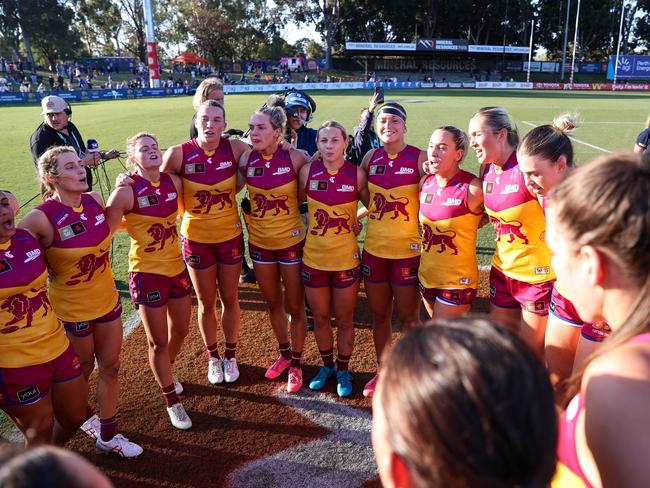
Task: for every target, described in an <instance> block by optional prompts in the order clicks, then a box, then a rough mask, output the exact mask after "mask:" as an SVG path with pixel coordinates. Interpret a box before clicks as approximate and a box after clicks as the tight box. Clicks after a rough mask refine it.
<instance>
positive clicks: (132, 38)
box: [118, 0, 147, 63]
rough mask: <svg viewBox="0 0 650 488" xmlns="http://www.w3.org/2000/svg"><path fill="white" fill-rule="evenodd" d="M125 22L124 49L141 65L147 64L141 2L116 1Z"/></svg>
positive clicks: (145, 36)
mask: <svg viewBox="0 0 650 488" xmlns="http://www.w3.org/2000/svg"><path fill="white" fill-rule="evenodd" d="M118 5H119V7H120V10H121V11H122V19H123V20H124V21H125V23H126V25H125V34H126V40H127V42H126V46H125V47H126V49H127V50H128V51H130V52H131V53H133V55H134V56H135V57H137V58H138V59H139V60H140V61H142V62H143V63H146V62H147V35H146V32H145V27H144V6H143V4H142V0H118Z"/></svg>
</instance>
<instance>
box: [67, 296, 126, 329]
mask: <svg viewBox="0 0 650 488" xmlns="http://www.w3.org/2000/svg"><path fill="white" fill-rule="evenodd" d="M121 315H122V302H121V300H120V299H119V297H118V299H117V304H116V305H115V308H113V310H111V311H110V312H108V313H107V314H105V315H102V316H101V317H99V318H97V319H93V320H88V321H85V322H65V321H63V320H62V321H61V322H63V327H64V328H65V331H66V332H67V333H68V334H72V335H73V336H75V337H86V336H89V335H90V334H92V333H93V331H94V330H95V325H96V324H103V323H106V322H112V321H113V320H117V319H119V318H120V316H121Z"/></svg>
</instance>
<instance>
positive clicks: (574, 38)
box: [569, 0, 580, 85]
mask: <svg viewBox="0 0 650 488" xmlns="http://www.w3.org/2000/svg"><path fill="white" fill-rule="evenodd" d="M579 20H580V0H578V10H577V11H576V28H575V32H574V33H573V56H572V59H571V78H570V79H569V83H571V84H572V85H573V73H574V71H575V67H576V44H578V21H579Z"/></svg>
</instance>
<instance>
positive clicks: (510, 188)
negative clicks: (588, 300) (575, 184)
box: [483, 152, 555, 284]
mask: <svg viewBox="0 0 650 488" xmlns="http://www.w3.org/2000/svg"><path fill="white" fill-rule="evenodd" d="M483 195H484V202H485V211H486V213H487V214H488V215H489V216H490V220H491V222H492V224H493V225H494V231H495V233H496V251H495V253H494V256H493V257H492V266H494V267H495V268H497V269H499V270H500V271H501V272H502V273H503V274H504V275H506V276H508V277H509V278H513V279H516V280H519V281H522V282H524V283H531V284H535V283H542V282H545V281H549V280H552V279H554V278H555V274H554V273H553V270H552V269H551V253H550V251H549V248H548V245H547V244H546V240H545V237H546V217H545V216H544V211H543V210H542V207H541V205H540V204H539V202H538V201H537V199H536V198H535V197H533V196H532V195H531V194H530V192H529V191H528V189H527V188H526V184H525V182H524V175H523V173H522V172H521V170H520V169H519V164H518V162H517V155H516V153H515V152H513V153H512V154H511V155H510V157H509V158H508V161H506V164H505V165H504V166H503V168H499V167H498V166H496V165H494V164H488V165H487V166H486V167H485V168H484V170H483Z"/></svg>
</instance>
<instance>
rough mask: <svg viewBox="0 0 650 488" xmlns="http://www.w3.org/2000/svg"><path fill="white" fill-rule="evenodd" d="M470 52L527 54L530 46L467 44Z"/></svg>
mask: <svg viewBox="0 0 650 488" xmlns="http://www.w3.org/2000/svg"><path fill="white" fill-rule="evenodd" d="M467 50H468V51H469V52H470V53H503V52H505V53H506V54H528V53H529V52H530V48H529V47H528V46H505V47H504V46H491V45H484V46H483V45H478V44H470V45H469V46H467Z"/></svg>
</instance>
